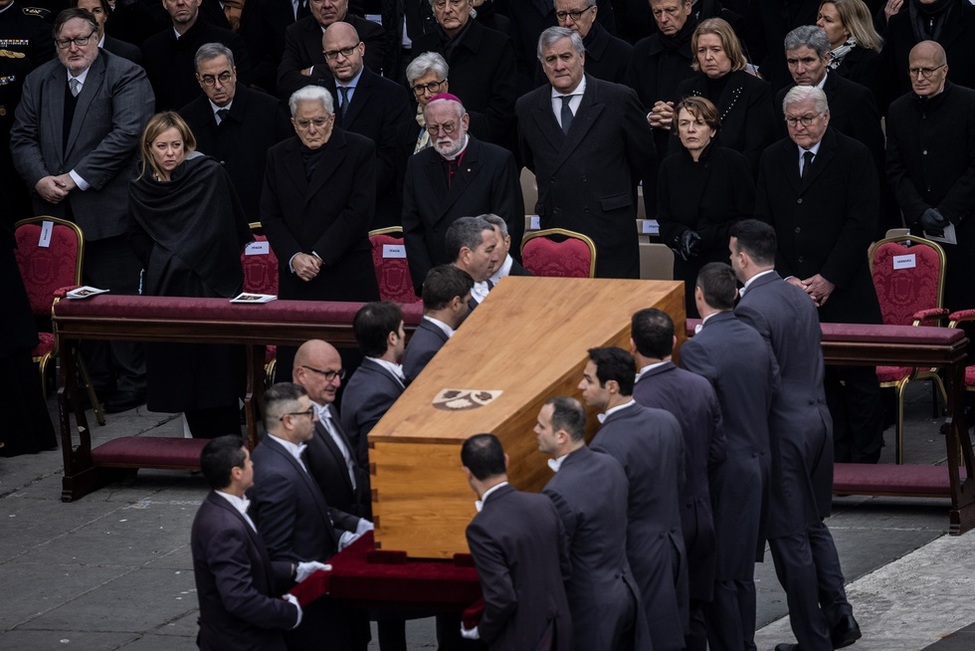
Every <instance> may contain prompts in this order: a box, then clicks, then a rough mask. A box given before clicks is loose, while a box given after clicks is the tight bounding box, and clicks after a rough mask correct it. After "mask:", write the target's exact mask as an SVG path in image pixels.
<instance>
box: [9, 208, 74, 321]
mask: <svg viewBox="0 0 975 651" xmlns="http://www.w3.org/2000/svg"><path fill="white" fill-rule="evenodd" d="M45 223H50V224H51V227H50V229H51V234H50V238H49V241H48V244H47V246H41V245H40V242H41V235H42V233H43V232H44V230H45ZM14 237H15V238H16V240H17V249H16V251H14V254H15V256H16V258H17V266H18V267H19V268H20V275H21V276H22V277H23V279H24V287H26V288H27V296H28V297H29V298H30V308H31V311H32V312H33V313H34V314H35V315H37V316H50V315H51V304H52V303H53V302H54V293H55V292H56V291H57V290H59V289H62V288H64V287H74V286H77V285H80V284H81V266H82V262H83V260H84V249H85V239H84V236H83V235H82V234H81V229H80V228H78V226H76V225H75V224H72V223H71V222H67V221H64V220H63V219H58V218H56V217H31V218H29V219H23V220H21V221H19V222H17V223H16V224H15V225H14Z"/></svg>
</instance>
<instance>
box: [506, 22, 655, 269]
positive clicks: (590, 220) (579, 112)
mask: <svg viewBox="0 0 975 651" xmlns="http://www.w3.org/2000/svg"><path fill="white" fill-rule="evenodd" d="M539 53H540V57H541V61H542V69H543V70H544V71H545V74H546V76H548V79H549V83H548V84H546V85H544V86H542V87H541V88H538V89H536V90H533V91H532V92H530V93H528V94H526V95H523V96H522V97H521V98H519V99H518V103H517V106H516V111H517V114H518V137H519V142H520V145H521V154H522V157H523V159H524V161H525V166H526V167H528V169H530V170H532V171H533V172H534V173H535V178H536V180H537V181H538V203H537V204H536V205H535V212H536V213H537V214H538V215H539V216H540V218H541V225H542V228H566V229H568V230H572V231H577V232H580V233H583V234H585V235H588V236H589V237H591V238H592V239H593V241H594V242H595V243H596V275H597V276H599V277H601V278H637V277H639V274H640V255H639V249H638V246H637V245H638V242H637V234H636V232H635V231H634V228H633V220H634V219H636V185H637V182H638V181H639V180H640V179H641V178H642V174H643V172H644V171H645V170H646V169H647V167H648V165H649V164H650V161H651V160H652V158H653V155H654V146H653V134H652V133H651V130H650V125H649V124H647V120H646V114H645V111H644V110H643V108H642V107H641V106H640V101H639V100H638V99H637V96H636V93H635V92H634V91H633V90H631V89H629V88H626V87H625V86H621V85H619V84H613V83H610V82H606V81H600V80H599V79H596V78H594V77H591V76H589V75H586V74H584V64H585V59H586V57H585V47H584V46H583V44H582V39H581V38H580V37H579V34H577V33H576V32H574V31H572V30H571V29H566V28H564V27H550V28H549V29H547V30H545V31H544V32H543V33H542V36H541V38H540V39H539Z"/></svg>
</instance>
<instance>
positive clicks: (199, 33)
mask: <svg viewBox="0 0 975 651" xmlns="http://www.w3.org/2000/svg"><path fill="white" fill-rule="evenodd" d="M200 2H201V0H163V3H162V4H163V8H164V9H165V10H166V13H168V14H169V17H170V20H171V21H172V29H167V30H164V31H162V32H160V33H158V34H156V35H155V36H152V37H151V38H148V39H146V41H145V43H143V44H142V57H143V67H144V68H145V69H146V74H147V75H149V81H150V82H152V88H153V90H154V91H155V92H156V110H157V111H166V110H173V111H176V110H179V109H180V108H181V107H183V106H186V105H187V104H189V103H190V102H191V101H193V100H194V99H196V98H197V97H200V96H201V95H202V94H203V90H202V89H201V88H200V84H198V83H197V81H196V77H195V76H194V71H195V70H196V66H195V58H196V51H197V50H199V49H200V47H201V46H202V45H204V44H206V43H222V44H223V45H226V46H227V47H228V48H230V50H231V51H233V53H234V62H235V65H236V74H237V76H238V78H239V79H240V82H241V84H243V85H245V86H246V85H249V84H250V82H251V78H250V74H251V72H250V57H249V56H248V54H247V48H245V47H244V40H243V38H241V37H240V35H239V34H235V33H234V32H231V31H230V30H229V29H223V28H221V27H215V26H214V25H211V24H210V23H208V22H206V21H204V20H203V19H202V18H201V16H200Z"/></svg>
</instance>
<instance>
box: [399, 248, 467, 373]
mask: <svg viewBox="0 0 975 651" xmlns="http://www.w3.org/2000/svg"><path fill="white" fill-rule="evenodd" d="M473 287H474V279H473V278H471V275H470V274H469V273H467V272H466V271H463V270H462V269H458V268H457V267H455V266H454V265H452V264H442V265H440V266H438V267H434V268H433V269H431V270H430V271H429V272H428V273H427V278H426V280H425V281H424V282H423V320H422V321H420V325H418V326H417V327H416V331H415V332H414V333H413V337H412V338H411V339H410V345H409V346H407V347H406V352H405V353H404V354H403V373H404V374H405V375H406V379H407V381H410V382H412V381H413V380H415V379H416V376H417V375H419V374H420V371H422V370H423V369H424V367H426V365H427V364H428V363H430V360H431V359H433V356H434V355H436V354H437V351H439V350H440V349H441V348H443V345H444V344H445V343H447V340H448V339H450V338H451V337H452V336H453V334H454V331H455V330H457V328H459V327H460V324H461V323H463V322H464V319H466V318H467V315H468V314H470V308H469V307H468V303H469V302H470V300H471V289H473Z"/></svg>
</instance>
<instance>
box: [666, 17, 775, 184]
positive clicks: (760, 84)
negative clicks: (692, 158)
mask: <svg viewBox="0 0 975 651" xmlns="http://www.w3.org/2000/svg"><path fill="white" fill-rule="evenodd" d="M691 53H692V54H693V55H694V61H693V62H692V63H691V67H692V68H694V70H696V71H697V74H696V75H694V76H693V77H691V78H690V79H685V80H684V81H682V82H681V84H680V86H678V88H677V95H678V97H680V98H682V99H683V98H685V97H690V96H698V97H704V98H706V99H708V100H710V101H711V103H712V104H714V105H715V106H716V107H717V108H718V117H719V121H720V123H721V136H720V137H719V142H718V144H719V145H721V146H722V147H728V148H730V149H734V150H735V151H737V152H739V153H741V154H743V155H744V156H745V158H746V159H748V168H749V169H750V170H751V173H752V176H753V177H754V176H755V175H757V174H758V162H759V160H760V159H761V157H762V152H763V151H764V150H765V148H766V147H768V146H769V145H770V144H772V143H773V142H774V141H775V140H776V137H775V117H774V115H773V113H772V89H771V87H770V86H769V85H768V83H767V82H765V81H763V80H761V79H759V78H758V77H755V76H753V75H751V74H749V73H748V72H747V71H746V68H747V66H748V61H747V60H746V59H745V54H744V52H743V51H742V48H741V42H740V41H739V40H738V37H737V36H736V35H735V32H734V30H733V29H732V28H731V25H729V24H728V22H727V21H725V20H723V19H721V18H708V19H707V20H704V21H701V23H700V24H699V25H698V26H697V29H696V30H694V35H693V36H692V37H691Z"/></svg>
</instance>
